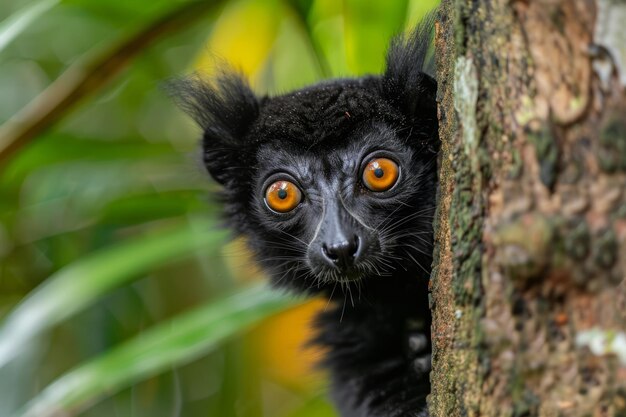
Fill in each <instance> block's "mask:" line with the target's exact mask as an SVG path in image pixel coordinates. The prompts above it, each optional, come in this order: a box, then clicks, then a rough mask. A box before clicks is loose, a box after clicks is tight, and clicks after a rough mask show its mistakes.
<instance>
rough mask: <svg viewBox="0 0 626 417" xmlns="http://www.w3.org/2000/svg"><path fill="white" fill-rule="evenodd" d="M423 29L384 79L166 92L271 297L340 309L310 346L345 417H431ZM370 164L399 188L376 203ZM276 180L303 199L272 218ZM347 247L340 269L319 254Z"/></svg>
mask: <svg viewBox="0 0 626 417" xmlns="http://www.w3.org/2000/svg"><path fill="white" fill-rule="evenodd" d="M431 29H432V18H429V19H428V21H427V22H426V23H425V24H422V25H420V26H418V28H417V29H416V30H415V31H414V32H413V33H412V34H411V35H410V36H409V37H407V38H397V39H395V40H394V41H393V42H392V44H391V46H390V50H389V52H388V56H387V68H386V71H385V72H384V74H383V75H380V76H367V77H362V78H357V79H340V80H333V81H328V82H323V83H320V84H317V85H313V86H310V87H307V88H304V89H301V90H298V91H295V92H292V93H289V94H285V95H281V96H276V97H263V98H257V97H256V96H255V95H254V94H253V93H252V91H251V90H250V88H249V87H248V85H247V83H246V82H245V81H244V80H243V79H242V78H241V77H240V76H239V75H237V74H235V73H232V72H224V73H223V74H222V75H220V76H218V77H217V78H216V79H215V80H214V81H213V82H206V81H203V80H201V79H200V78H198V77H195V78H190V79H187V80H183V81H180V82H177V83H175V84H173V87H172V88H173V89H174V90H175V92H176V94H177V96H178V98H179V100H180V102H181V104H182V106H183V107H184V108H185V109H186V110H188V111H189V112H190V113H191V114H192V116H194V117H195V119H196V121H197V122H198V123H199V124H200V126H201V127H202V128H203V131H204V137H203V151H204V163H205V165H206V167H207V170H208V171H209V173H210V174H211V175H212V176H213V178H214V179H215V180H216V181H217V182H219V183H220V184H222V186H223V189H222V192H221V198H222V200H223V202H224V207H225V210H224V212H225V218H226V220H227V222H228V224H229V225H230V226H231V227H232V228H233V229H234V230H235V231H236V232H237V233H238V234H242V235H244V236H246V237H247V240H248V242H249V245H250V247H251V249H252V251H253V252H254V253H255V255H256V257H257V259H258V260H259V262H260V263H261V265H262V266H263V267H264V268H265V269H266V270H267V271H268V272H269V273H270V276H271V277H272V280H273V282H274V284H275V285H277V286H282V287H289V288H291V289H293V290H296V291H299V292H308V293H322V294H324V295H326V296H327V297H330V298H331V299H332V300H334V301H336V303H333V304H332V307H329V308H328V310H327V311H326V312H324V313H322V314H321V315H320V316H319V317H318V319H317V326H318V329H319V333H318V336H317V337H316V339H315V341H314V342H315V343H318V344H321V345H323V346H325V347H326V348H327V351H328V354H327V355H326V358H325V360H324V363H323V364H324V366H326V367H328V368H329V369H330V370H331V378H332V388H331V395H332V397H333V398H334V400H335V402H336V404H337V407H338V408H339V410H340V412H341V414H342V416H345V417H348V416H354V417H356V416H359V417H364V416H365V417H375V416H376V417H382V416H385V417H388V416H426V415H427V411H426V396H427V395H428V393H429V390H430V384H429V371H430V311H429V309H428V288H427V287H428V284H427V283H428V278H429V273H430V263H431V252H432V224H431V223H432V216H433V213H434V207H435V192H436V186H437V178H436V155H437V152H438V149H439V140H438V137H437V115H436V104H435V94H436V83H435V81H434V79H433V78H432V77H431V76H429V75H427V74H426V73H424V72H423V69H424V66H425V64H426V62H425V59H426V58H425V57H426V55H427V51H428V47H429V44H430V33H431ZM379 156H384V157H389V158H391V159H393V160H394V161H395V162H396V163H397V164H398V165H399V167H400V177H399V179H398V182H397V183H396V184H395V185H394V186H393V187H392V188H391V189H390V190H388V191H384V192H378V193H375V192H372V191H370V190H369V189H367V188H366V187H365V186H364V185H363V183H362V180H361V173H362V169H363V165H364V164H365V163H367V162H368V161H369V160H370V159H371V158H373V157H379ZM283 179H288V180H290V181H292V182H293V183H295V184H297V186H298V187H299V188H300V189H301V190H302V195H303V196H304V197H303V200H302V203H301V204H300V205H299V206H298V207H296V208H295V209H294V210H293V211H291V212H289V213H282V214H279V213H275V212H273V211H272V210H270V209H269V208H268V207H267V205H266V204H265V201H264V192H265V189H266V188H267V187H268V185H269V184H271V183H272V182H273V181H276V180H283ZM352 238H354V239H355V241H356V245H357V246H356V247H357V248H358V250H357V249H355V250H354V253H353V254H352V255H351V256H353V258H351V262H353V264H351V265H350V266H349V267H347V266H346V267H343V266H336V265H335V264H333V261H329V260H328V259H325V258H324V256H327V254H326V255H323V254H321V252H320V251H322V250H323V251H325V250H326V247H327V246H326V245H327V244H328V245H330V244H331V243H333V242H335V241H339V242H340V243H341V242H343V243H346V242H347V240H349V239H352ZM333 239H334V240H333ZM346 244H347V243H346Z"/></svg>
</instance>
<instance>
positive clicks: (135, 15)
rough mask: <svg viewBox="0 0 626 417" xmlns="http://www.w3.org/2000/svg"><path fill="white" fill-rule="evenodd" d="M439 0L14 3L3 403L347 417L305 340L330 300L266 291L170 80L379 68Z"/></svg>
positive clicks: (0, 195)
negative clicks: (222, 73)
mask: <svg viewBox="0 0 626 417" xmlns="http://www.w3.org/2000/svg"><path fill="white" fill-rule="evenodd" d="M436 3H437V1H435V0H427V1H419V0H399V1H394V2H382V1H379V2H370V1H365V0H343V1H336V0H263V1H262V0H235V1H219V0H213V1H210V0H204V1H198V0H196V1H193V0H176V1H172V0H152V1H146V0H144V1H141V0H107V1H102V0H39V1H33V0H3V1H2V2H0V92H2V94H1V95H0V125H2V126H0V319H2V322H1V323H0V416H20V415H30V416H45V415H52V413H53V412H56V411H59V410H64V413H65V414H63V415H68V416H71V415H80V416H89V417H100V416H103V417H111V416H150V417H158V416H185V417H196V416H198V417H200V416H219V417H230V416H238V417H247V416H250V417H263V416H266V417H274V416H276V417H282V416H284V417H303V416H321V417H323V416H333V415H334V411H333V410H332V407H331V406H330V405H329V404H328V403H327V401H326V400H325V399H324V397H323V391H324V382H323V377H322V376H321V375H319V374H317V373H315V372H313V371H311V367H312V364H313V363H314V362H315V361H316V360H317V359H318V358H319V357H320V352H317V351H315V350H311V349H304V348H303V347H302V345H303V342H304V341H305V340H306V339H307V338H308V337H309V333H310V329H309V324H308V323H309V321H310V318H311V316H312V315H313V314H314V313H315V312H316V311H318V310H319V309H320V308H324V306H325V305H326V302H325V301H324V300H317V301H315V300H314V301H312V302H308V303H306V304H303V305H301V306H300V307H293V304H294V303H301V302H300V301H294V300H291V299H290V298H289V297H287V296H285V295H281V294H277V293H275V292H272V293H270V292H268V291H267V290H265V289H260V288H259V287H258V286H257V284H256V283H255V282H257V281H259V280H260V279H262V277H261V275H262V274H261V273H260V272H259V271H258V269H257V268H256V267H255V265H254V263H253V262H252V261H251V259H250V257H249V254H248V253H247V251H246V250H245V245H244V244H242V242H241V241H232V242H229V241H228V239H227V238H226V237H225V236H226V233H225V231H224V230H221V229H220V228H219V227H218V226H217V225H218V224H219V220H218V219H217V213H218V212H219V208H218V207H217V206H216V204H215V203H214V202H213V201H211V200H210V199H209V198H208V196H209V195H210V191H211V189H212V188H213V187H214V185H213V184H212V183H211V182H210V181H208V180H207V178H206V176H205V174H204V172H203V170H202V168H201V167H200V164H199V162H198V159H199V158H198V156H197V138H198V136H199V132H198V131H197V129H196V127H195V126H193V124H192V123H191V121H190V120H189V119H188V118H187V117H185V116H184V115H182V114H181V112H180V111H179V110H178V109H176V108H175V107H174V106H173V104H172V102H171V100H169V99H168V97H166V96H165V94H164V93H163V91H162V89H161V88H160V84H162V83H163V82H164V81H165V80H167V79H168V78H171V77H174V76H177V75H179V74H184V73H188V72H190V71H193V70H198V69H199V70H201V71H204V72H208V73H210V72H211V71H212V70H213V68H214V67H215V65H216V64H215V63H216V61H218V62H222V61H226V62H229V63H231V64H232V65H233V66H234V67H236V68H238V69H240V70H241V71H243V72H244V73H245V74H247V75H248V76H249V78H250V80H251V83H252V85H253V86H254V88H255V89H256V90H257V91H258V92H259V93H260V94H267V93H269V94H274V93H281V92H285V91H288V90H290V89H293V88H298V87H301V86H304V85H306V84H309V83H312V82H316V81H318V80H320V79H323V78H328V77H337V76H340V77H341V76H354V75H360V74H364V73H369V72H379V71H380V70H381V69H382V68H383V61H384V51H385V49H386V47H387V44H388V41H389V38H390V37H391V36H392V35H393V34H394V33H397V32H399V31H401V30H402V29H403V28H409V27H411V26H412V25H413V24H414V23H415V22H416V21H417V20H419V18H420V17H421V16H422V15H423V14H424V13H425V12H427V11H428V10H430V9H431V8H433V7H434V6H435V5H436ZM8 150H10V152H9V151H8ZM251 285H252V287H250V286H251ZM255 324H256V326H254V328H252V327H253V325H255ZM20 410H21V411H20ZM22 413H25V414H22Z"/></svg>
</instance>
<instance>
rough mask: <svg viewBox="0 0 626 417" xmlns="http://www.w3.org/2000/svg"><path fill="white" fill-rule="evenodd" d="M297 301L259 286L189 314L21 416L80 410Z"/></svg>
mask: <svg viewBox="0 0 626 417" xmlns="http://www.w3.org/2000/svg"><path fill="white" fill-rule="evenodd" d="M294 304H295V300H294V299H293V298H291V297H287V296H285V295H282V294H280V293H277V292H276V291H271V290H269V289H268V288H266V287H265V286H256V287H252V288H250V289H247V290H244V291H242V292H240V293H238V294H235V295H233V296H230V297H228V298H224V299H221V300H219V301H217V302H215V303H211V304H208V305H206V306H202V307H200V308H197V309H195V310H192V311H191V312H188V313H183V314H181V315H180V316H178V317H176V318H174V319H172V320H170V321H167V322H164V323H161V324H159V325H157V326H155V327H153V328H151V329H149V330H148V331H146V332H145V333H143V334H141V335H139V336H137V337H135V338H134V339H132V340H130V341H128V342H126V343H124V344H122V345H121V346H119V347H117V348H115V349H113V350H111V351H109V352H108V353H106V354H104V355H102V356H100V357H98V358H96V359H94V360H92V361H90V362H87V363H86V364H84V365H81V366H79V367H77V368H75V369H74V370H72V371H70V372H68V373H67V374H65V375H63V376H61V377H60V378H59V379H57V380H56V381H55V382H53V383H52V384H51V385H49V386H48V387H47V388H45V389H44V390H43V391H42V392H41V394H39V396H37V397H36V398H35V399H33V400H32V401H31V402H30V403H29V404H27V406H26V408H25V410H24V411H22V412H21V413H20V414H18V415H21V416H22V417H47V416H57V415H64V416H69V415H74V414H77V413H78V412H80V410H81V409H82V408H84V407H85V406H87V405H89V404H92V403H93V402H95V401H97V400H98V399H101V398H103V397H105V396H109V395H111V394H113V393H115V392H117V391H119V390H120V389H122V388H125V387H128V386H130V385H132V384H133V383H135V382H138V381H141V380H142V379H145V378H147V377H150V376H153V375H156V374H158V373H159V372H162V371H164V370H167V369H170V368H171V367H174V366H179V365H182V364H185V363H189V362H191V361H193V360H194V359H197V358H199V357H201V356H203V355H205V354H206V353H207V352H209V351H210V350H211V349H214V348H215V347H216V346H218V345H219V344H220V343H222V342H223V341H225V340H226V339H227V338H229V337H231V336H234V335H235V334H237V333H239V332H242V331H244V330H246V329H248V328H249V327H250V326H252V325H254V324H256V323H259V322H260V321H261V320H263V319H265V318H267V317H269V316H271V315H273V314H275V313H278V312H280V311H283V310H285V309H286V308H287V307H289V306H292V305H294Z"/></svg>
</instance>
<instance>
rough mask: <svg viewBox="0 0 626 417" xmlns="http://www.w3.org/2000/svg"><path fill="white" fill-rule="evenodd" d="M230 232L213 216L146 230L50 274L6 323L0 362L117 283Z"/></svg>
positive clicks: (217, 242) (208, 246)
mask: <svg viewBox="0 0 626 417" xmlns="http://www.w3.org/2000/svg"><path fill="white" fill-rule="evenodd" d="M225 234H226V232H225V231H222V230H215V226H214V225H213V224H212V223H209V222H204V221H201V222H197V223H196V224H183V225H179V226H178V227H177V228H175V229H173V230H170V231H167V232H161V233H159V234H156V235H154V234H151V235H147V236H141V237H138V238H135V239H133V240H130V241H128V242H124V243H121V244H119V245H117V246H115V247H112V248H107V249H103V250H101V251H99V252H96V253H94V254H92V255H90V256H85V257H83V258H81V259H79V260H77V261H76V262H74V263H72V264H70V265H69V266H67V267H65V268H63V269H61V270H60V271H58V272H57V273H55V274H54V275H52V276H51V277H49V278H48V279H47V280H46V281H45V282H44V283H43V284H42V285H41V286H40V287H39V288H37V289H35V290H34V291H33V292H32V293H31V294H30V295H29V296H27V297H26V298H25V299H24V300H23V301H22V302H21V303H20V305H18V306H17V307H16V308H15V309H14V310H13V312H12V313H10V314H9V316H8V317H7V318H6V320H5V321H4V323H3V326H2V328H0V368H2V367H3V366H4V365H6V364H7V363H8V362H9V361H11V359H13V358H14V357H15V356H16V355H18V354H19V352H20V350H21V348H22V346H23V345H24V344H25V343H28V340H29V339H30V338H32V337H33V336H35V335H36V334H38V333H40V332H42V331H43V330H46V329H48V328H50V327H52V326H54V325H55V324H57V323H59V322H61V321H63V320H65V319H67V318H68V317H70V316H72V315H73V314H76V313H77V312H79V311H80V310H82V309H83V308H85V307H86V306H88V305H89V304H91V303H93V302H94V301H95V300H97V299H98V298H99V297H101V296H102V295H103V294H105V293H106V292H108V291H110V290H111V289H113V288H115V287H117V286H119V285H121V284H123V283H125V282H128V281H129V280H131V279H133V278H135V277H136V276H137V275H139V274H141V273H142V272H145V271H148V270H150V269H152V268H155V267H157V266H160V265H163V264H165V263H166V262H169V261H172V260H175V259H178V258H180V257H182V256H185V255H190V253H192V252H193V251H197V250H200V249H203V250H215V249H216V248H218V247H221V246H222V244H223V241H224V237H225Z"/></svg>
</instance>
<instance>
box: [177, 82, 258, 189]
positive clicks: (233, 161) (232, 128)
mask: <svg viewBox="0 0 626 417" xmlns="http://www.w3.org/2000/svg"><path fill="white" fill-rule="evenodd" d="M167 89H168V91H169V92H170V93H171V94H172V96H173V97H174V98H175V100H176V102H177V103H178V105H179V106H180V107H181V108H182V109H183V110H185V111H186V112H187V113H189V114H190V115H191V117H193V118H194V120H195V121H196V123H198V125H200V127H201V128H202V130H203V132H204V133H203V139H202V150H203V160H204V165H205V166H206V168H207V170H208V171H209V173H210V174H211V176H212V177H213V178H214V179H215V180H216V181H217V182H219V183H220V184H226V183H228V182H229V180H232V179H234V178H235V177H236V175H233V174H234V173H237V172H240V171H241V167H242V166H249V165H248V164H247V162H248V161H245V159H246V156H247V155H249V154H251V150H250V149H248V146H249V144H246V143H245V142H244V137H245V135H246V133H247V132H248V129H249V128H250V125H251V124H252V122H254V120H255V119H256V118H257V116H258V114H259V102H258V100H257V98H256V96H255V95H254V93H253V92H252V90H251V89H250V87H249V86H248V83H247V82H246V80H245V79H244V78H243V77H242V76H241V75H240V74H238V73H236V72H234V71H232V70H222V71H221V72H220V73H219V75H218V76H216V77H214V78H213V79H212V80H207V79H206V78H202V77H201V76H200V75H198V74H194V75H191V76H189V77H187V78H183V79H178V80H174V81H171V82H169V83H168V85H167ZM247 145H248V146H247Z"/></svg>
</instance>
